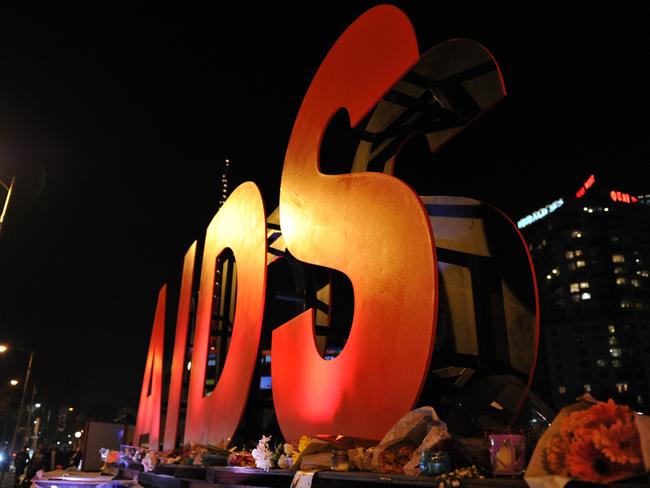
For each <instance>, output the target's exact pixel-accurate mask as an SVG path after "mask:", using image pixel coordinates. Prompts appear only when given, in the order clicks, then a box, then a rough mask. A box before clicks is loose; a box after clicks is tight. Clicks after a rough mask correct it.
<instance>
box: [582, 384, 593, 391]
mask: <svg viewBox="0 0 650 488" xmlns="http://www.w3.org/2000/svg"><path fill="white" fill-rule="evenodd" d="M583 386H584V388H585V391H591V385H590V384H589V383H585V384H584V385H583Z"/></svg>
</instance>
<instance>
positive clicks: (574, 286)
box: [569, 283, 580, 293]
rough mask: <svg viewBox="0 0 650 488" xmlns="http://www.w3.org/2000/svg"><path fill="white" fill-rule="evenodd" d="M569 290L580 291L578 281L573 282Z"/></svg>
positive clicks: (572, 291)
mask: <svg viewBox="0 0 650 488" xmlns="http://www.w3.org/2000/svg"><path fill="white" fill-rule="evenodd" d="M569 291H570V292H571V293H578V292H579V291H580V285H578V283H571V284H570V285H569Z"/></svg>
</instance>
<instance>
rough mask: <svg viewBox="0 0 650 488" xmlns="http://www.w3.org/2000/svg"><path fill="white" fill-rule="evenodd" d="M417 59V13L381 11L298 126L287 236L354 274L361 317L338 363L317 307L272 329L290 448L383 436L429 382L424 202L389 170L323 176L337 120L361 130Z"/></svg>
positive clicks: (349, 41) (339, 50) (340, 49)
mask: <svg viewBox="0 0 650 488" xmlns="http://www.w3.org/2000/svg"><path fill="white" fill-rule="evenodd" d="M417 60H418V50H417V43H416V39H415V34H414V32H413V29H412V26H411V24H410V22H409V20H408V19H407V18H406V16H405V15H404V14H403V13H402V12H401V11H399V10H397V9H396V8H394V7H390V6H380V7H376V8H373V9H372V10H370V11H368V12H367V13H365V14H364V15H362V16H361V17H360V18H359V19H357V20H356V21H355V22H354V23H353V24H352V25H351V26H350V27H349V28H348V29H347V30H346V31H345V32H344V33H343V35H342V36H341V37H340V38H339V40H338V41H337V42H336V44H335V45H334V46H333V47H332V49H331V50H330V52H329V53H328V54H327V57H326V58H325V60H324V61H323V63H322V65H321V67H320V68H319V70H318V72H317V73H316V76H315V77H314V79H313V81H312V83H311V86H310V87H309V89H308V91H307V94H306V95H305V98H304V100H303V103H302V106H301V108H300V112H299V113H298V116H297V118H296V122H295V125H294V128H293V132H292V134H291V138H290V141H289V145H288V148H287V154H286V157H285V162H284V169H283V172H282V183H281V188H280V221H281V227H282V233H283V236H284V239H285V242H286V245H287V248H288V249H289V250H290V251H291V253H292V254H293V255H294V256H295V257H296V258H298V259H300V260H302V261H305V262H308V263H313V264H318V265H321V266H326V267H330V268H334V269H337V270H340V271H343V272H344V273H346V274H347V276H348V277H349V278H350V280H351V282H352V285H353V288H354V316H353V320H352V327H351V331H350V335H349V338H348V341H347V344H346V346H345V348H344V349H343V351H342V352H341V354H340V355H339V356H338V357H336V358H335V359H333V360H331V361H326V360H324V359H323V358H322V357H321V356H320V355H319V353H318V351H317V350H316V347H315V344H314V331H313V326H314V317H313V310H309V311H307V312H305V313H303V314H302V315H299V316H298V317H296V318H294V319H293V320H291V321H290V322H287V323H286V324H284V325H282V326H280V327H279V328H277V329H276V330H274V331H273V342H272V358H273V361H272V363H271V368H272V377H273V400H274V404H275V410H276V415H277V418H278V421H279V423H280V427H281V429H282V432H283V434H284V436H285V438H286V439H288V440H297V439H298V438H299V437H300V435H302V434H306V435H314V434H320V433H323V432H328V433H330V432H331V433H333V432H336V433H337V434H346V435H351V436H358V437H365V438H370V439H379V438H381V437H382V436H383V435H384V434H385V433H386V431H387V430H388V429H389V428H390V427H391V425H393V424H394V423H395V422H396V421H397V420H398V419H399V418H400V417H401V416H402V415H403V414H404V413H406V412H407V411H408V410H410V409H411V408H412V407H413V404H414V403H415V401H416V400H417V398H418V396H419V393H420V390H421V387H422V384H423V381H424V379H425V378H426V375H427V370H428V365H429V361H430V357H431V352H432V346H433V339H434V337H435V323H436V310H437V304H436V301H437V274H436V259H435V247H434V244H433V236H432V233H431V229H430V223H429V219H428V216H427V214H426V212H425V211H424V208H423V205H422V203H421V202H420V200H419V198H418V197H417V195H416V194H415V193H414V192H413V190H412V189H411V188H410V187H408V186H407V185H406V184H404V183H403V182H401V181H399V180H397V179H395V178H393V177H391V176H388V175H385V174H381V173H355V174H346V175H335V176H331V175H323V174H322V173H320V172H319V169H318V168H319V162H318V154H319V143H320V140H321V136H322V134H323V132H324V131H325V128H326V127H327V124H328V122H329V120H330V118H331V117H332V115H333V114H334V113H335V112H336V111H337V110H338V109H339V108H340V107H345V108H346V109H347V110H348V112H349V115H350V121H351V124H352V125H353V126H355V125H356V124H357V123H358V122H359V121H360V120H361V119H362V118H363V116H364V115H365V114H366V113H367V112H368V110H370V108H371V107H373V106H374V105H375V104H376V103H377V101H378V100H379V99H380V98H381V97H382V96H383V94H384V93H385V92H386V91H387V90H389V89H390V87H391V86H393V84H394V83H395V82H396V81H397V80H399V79H400V77H401V76H402V75H403V74H404V73H405V72H406V71H407V70H408V69H409V68H410V67H411V66H412V65H413V64H414V63H415V62H417ZM325 243H327V244H326V245H325ZM403 257H406V258H405V259H404V258H403ZM391 297H393V298H395V297H399V299H397V300H395V299H393V298H391ZM407 371H408V374H405V372H407Z"/></svg>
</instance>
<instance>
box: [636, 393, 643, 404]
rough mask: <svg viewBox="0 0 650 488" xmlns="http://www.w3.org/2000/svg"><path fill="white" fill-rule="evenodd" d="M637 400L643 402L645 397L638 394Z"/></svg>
mask: <svg viewBox="0 0 650 488" xmlns="http://www.w3.org/2000/svg"><path fill="white" fill-rule="evenodd" d="M636 401H637V402H639V403H643V397H642V396H641V395H637V396H636Z"/></svg>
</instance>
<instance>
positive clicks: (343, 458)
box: [332, 449, 350, 471]
mask: <svg viewBox="0 0 650 488" xmlns="http://www.w3.org/2000/svg"><path fill="white" fill-rule="evenodd" d="M349 469H350V458H349V457H348V450H347V449H334V450H333V451H332V471H348V470H349Z"/></svg>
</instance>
